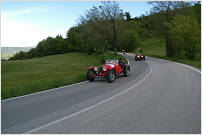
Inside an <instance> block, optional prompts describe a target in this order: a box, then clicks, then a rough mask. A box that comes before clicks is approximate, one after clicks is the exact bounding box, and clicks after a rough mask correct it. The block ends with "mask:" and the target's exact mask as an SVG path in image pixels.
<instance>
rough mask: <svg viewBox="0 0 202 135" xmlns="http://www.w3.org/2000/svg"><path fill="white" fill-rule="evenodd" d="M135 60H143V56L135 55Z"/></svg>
mask: <svg viewBox="0 0 202 135" xmlns="http://www.w3.org/2000/svg"><path fill="white" fill-rule="evenodd" d="M135 60H141V61H142V60H145V55H143V54H135Z"/></svg>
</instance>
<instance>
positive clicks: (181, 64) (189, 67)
mask: <svg viewBox="0 0 202 135" xmlns="http://www.w3.org/2000/svg"><path fill="white" fill-rule="evenodd" d="M174 63H176V64H178V65H181V66H184V67H186V68H189V69H192V70H194V71H196V72H198V73H199V74H201V71H199V70H197V69H195V68H193V67H191V66H188V65H185V64H181V63H177V62H174Z"/></svg>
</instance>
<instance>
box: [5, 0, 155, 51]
mask: <svg viewBox="0 0 202 135" xmlns="http://www.w3.org/2000/svg"><path fill="white" fill-rule="evenodd" d="M117 2H118V3H119V6H120V9H122V10H123V12H124V13H125V12H129V13H130V15H131V18H134V17H139V16H141V15H143V14H145V13H146V12H147V13H149V11H150V8H151V5H149V4H147V1H117ZM1 4H2V6H1V7H2V8H1V20H2V22H1V28H2V29H1V35H2V37H1V47H36V46H37V44H38V43H39V42H40V41H42V40H43V39H46V38H47V37H55V36H57V35H61V36H62V37H63V38H66V32H67V31H68V30H69V28H71V27H73V26H76V25H77V19H78V18H79V16H81V15H84V14H85V11H87V10H89V9H91V8H92V7H93V5H94V6H98V5H100V1H75V2H73V1H63V2H45V1H43V2H42V1H41V2H36V1H35V2H31V1H27V2H6V1H3V2H2V3H1Z"/></svg>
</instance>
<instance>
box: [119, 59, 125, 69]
mask: <svg viewBox="0 0 202 135" xmlns="http://www.w3.org/2000/svg"><path fill="white" fill-rule="evenodd" d="M119 65H120V66H121V68H123V67H124V62H123V60H122V58H119Z"/></svg>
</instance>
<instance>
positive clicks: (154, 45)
mask: <svg viewBox="0 0 202 135" xmlns="http://www.w3.org/2000/svg"><path fill="white" fill-rule="evenodd" d="M165 44H166V42H165V40H164V39H161V38H147V39H142V40H141V48H142V49H143V53H144V54H146V55H147V56H151V57H156V58H161V59H166V60H171V61H176V62H180V63H184V64H188V65H192V66H195V67H198V68H201V54H200V53H199V54H197V55H196V57H195V59H194V60H190V59H187V58H185V57H182V58H178V59H177V58H169V57H166V56H165V54H166V48H165ZM137 52H138V49H136V50H135V51H134V52H133V53H137Z"/></svg>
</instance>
